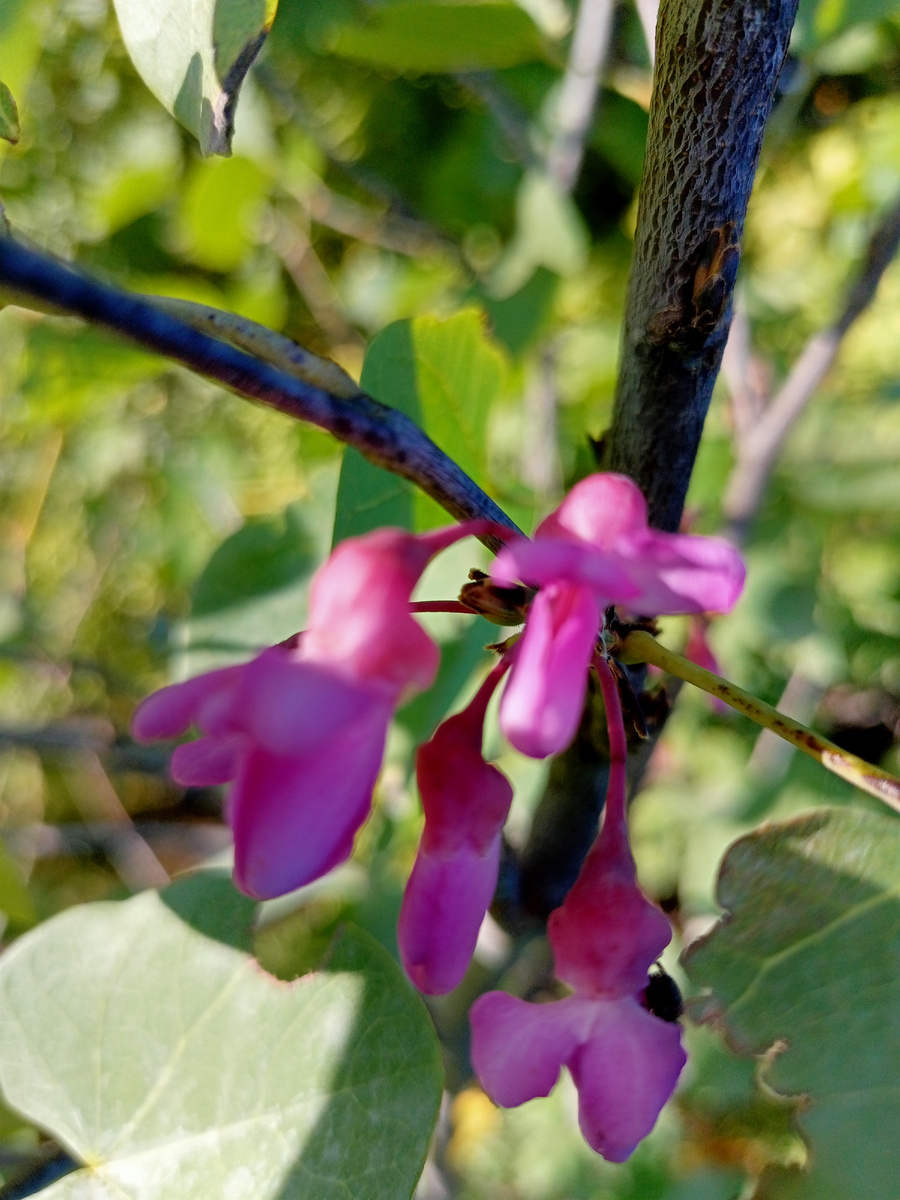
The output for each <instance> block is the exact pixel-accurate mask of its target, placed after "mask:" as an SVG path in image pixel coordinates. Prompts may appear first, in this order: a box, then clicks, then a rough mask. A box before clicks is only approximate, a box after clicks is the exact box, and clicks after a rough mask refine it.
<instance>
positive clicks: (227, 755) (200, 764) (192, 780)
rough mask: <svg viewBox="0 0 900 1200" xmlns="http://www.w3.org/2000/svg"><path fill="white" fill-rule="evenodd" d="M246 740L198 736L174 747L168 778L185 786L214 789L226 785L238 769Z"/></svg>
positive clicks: (237, 735) (234, 735)
mask: <svg viewBox="0 0 900 1200" xmlns="http://www.w3.org/2000/svg"><path fill="white" fill-rule="evenodd" d="M246 748H247V739H246V738H245V737H243V736H242V735H241V734H232V735H231V736H230V737H202V738H198V739H197V740H196V741H195V742H186V743H185V744H184V745H183V746H176V747H175V753H174V754H173V755H172V778H173V779H175V780H177V782H178V783H181V784H183V785H184V786H185V787H215V786H216V784H220V783H230V782H231V780H232V779H234V778H235V776H236V775H237V773H238V770H239V769H240V758H241V754H242V753H243V752H244V750H246Z"/></svg>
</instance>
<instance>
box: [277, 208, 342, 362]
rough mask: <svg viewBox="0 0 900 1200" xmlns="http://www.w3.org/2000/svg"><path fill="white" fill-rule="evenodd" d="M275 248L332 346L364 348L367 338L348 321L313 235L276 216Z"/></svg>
mask: <svg viewBox="0 0 900 1200" xmlns="http://www.w3.org/2000/svg"><path fill="white" fill-rule="evenodd" d="M274 224H275V229H274V236H273V238H272V247H273V249H274V250H275V253H276V254H277V255H278V256H279V258H280V259H281V261H282V262H283V263H284V265H285V267H286V268H287V272H288V274H289V275H290V277H291V279H292V280H293V281H294V286H295V287H296V289H297V291H298V292H299V293H300V295H301V296H302V297H303V299H304V300H305V301H306V306H307V308H308V309H309V311H310V312H311V313H312V316H313V319H314V320H315V322H316V324H317V325H318V326H319V328H320V329H321V330H322V332H323V333H324V334H325V335H326V336H327V337H328V338H329V339H330V341H331V342H332V344H336V345H341V344H343V345H352V346H356V347H358V348H360V349H361V348H362V345H363V339H362V338H361V337H360V334H359V332H358V330H356V329H354V328H353V326H352V325H351V324H350V322H349V321H348V319H347V315H346V313H345V312H344V308H343V305H342V304H341V300H340V297H339V296H338V294H337V290H336V289H335V286H334V284H333V283H332V282H331V279H330V278H329V276H328V272H327V271H326V270H325V268H324V266H323V265H322V261H321V259H320V258H319V256H318V255H317V254H316V252H315V250H314V249H313V246H312V242H311V241H310V238H309V234H308V233H307V232H304V230H302V229H300V228H298V227H297V225H296V224H295V223H293V222H290V221H288V220H286V219H285V218H284V217H280V216H278V217H275V221H274Z"/></svg>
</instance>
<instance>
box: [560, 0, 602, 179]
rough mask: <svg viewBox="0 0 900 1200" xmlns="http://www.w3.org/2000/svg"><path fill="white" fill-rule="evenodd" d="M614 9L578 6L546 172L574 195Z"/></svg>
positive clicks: (593, 0)
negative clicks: (572, 191)
mask: <svg viewBox="0 0 900 1200" xmlns="http://www.w3.org/2000/svg"><path fill="white" fill-rule="evenodd" d="M613 8H614V5H613V0H581V3H580V4H579V5H578V16H577V17H576V19H575V31H574V33H573V34H572V46H571V49H570V50H569V61H568V63H567V65H566V73H565V75H564V76H563V81H562V86H561V88H560V91H559V99H558V101H557V105H556V113H555V116H554V120H553V128H552V131H551V135H550V145H549V147H548V149H547V171H548V173H549V175H550V178H551V179H553V180H555V181H556V183H557V184H559V186H560V188H562V190H563V191H565V192H571V190H572V188H573V187H574V186H575V184H576V182H577V180H578V173H579V171H580V170H581V161H582V159H583V158H584V146H585V142H586V140H587V136H588V133H589V132H590V128H591V121H592V119H593V116H594V110H595V108H596V105H597V92H598V91H599V89H600V76H601V74H602V72H603V66H604V64H605V62H606V58H607V54H608V53H609V42H610V34H611V33H612V23H613Z"/></svg>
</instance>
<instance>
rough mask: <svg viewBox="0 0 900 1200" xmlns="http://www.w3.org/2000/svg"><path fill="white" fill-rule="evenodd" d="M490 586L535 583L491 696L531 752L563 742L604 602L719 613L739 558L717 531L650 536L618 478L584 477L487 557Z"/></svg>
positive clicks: (736, 581)
mask: <svg viewBox="0 0 900 1200" xmlns="http://www.w3.org/2000/svg"><path fill="white" fill-rule="evenodd" d="M491 578H492V579H493V580H494V582H495V583H497V584H500V585H501V586H506V585H509V584H512V583H515V582H516V581H521V582H522V583H527V584H531V585H536V586H538V587H539V588H540V591H539V592H538V594H537V596H536V597H535V599H534V602H533V603H532V606H531V610H530V612H529V615H528V619H527V621H526V625H525V632H524V634H523V635H522V639H521V641H520V643H519V644H518V645H517V646H516V648H515V650H514V652H513V653H514V663H513V668H512V672H511V674H510V678H509V682H508V683H507V685H506V690H505V692H504V695H503V698H502V700H501V703H500V727H501V729H502V730H503V733H504V734H505V736H506V738H507V739H508V741H509V742H510V743H511V744H512V745H513V746H515V748H516V749H517V750H520V751H521V752H522V753H523V754H527V755H529V756H530V757H532V758H546V757H547V755H550V754H556V753H558V752H559V751H561V750H563V749H565V747H566V746H567V745H568V744H569V742H571V740H572V738H573V737H574V736H575V731H576V729H577V728H578V722H579V720H580V718H581V713H582V710H583V708H584V700H585V694H586V689H587V675H588V666H589V664H590V661H591V657H592V655H593V653H594V647H595V645H596V641H597V636H598V633H599V631H600V629H601V627H602V623H603V613H604V611H605V609H606V608H607V607H608V606H609V605H611V604H618V605H623V606H625V607H626V608H627V609H628V611H630V612H632V613H640V614H643V615H647V616H657V615H661V614H670V615H675V614H679V613H700V612H727V611H728V610H729V609H730V608H731V607H732V606H733V605H734V603H735V601H736V600H737V598H738V596H739V595H740V592H741V588H742V587H743V583H744V565H743V562H742V561H741V557H740V555H739V553H738V552H737V550H736V549H735V548H734V546H732V545H731V544H730V543H729V542H726V541H724V540H723V539H721V538H711V537H700V536H697V535H694V534H675V533H660V532H658V531H656V530H654V529H650V528H649V526H648V525H647V505H646V502H645V500H644V497H643V496H642V494H641V492H640V489H639V488H638V487H637V486H636V485H635V484H634V483H632V481H631V480H630V479H628V478H626V477H625V476H624V475H609V474H600V475H591V476H589V477H588V478H587V479H583V480H582V481H581V482H580V483H578V484H576V485H575V487H574V488H573V489H572V490H571V492H569V494H568V496H566V498H565V500H563V502H562V504H561V505H560V506H559V508H557V509H556V511H555V512H553V513H551V514H550V516H549V517H547V518H546V520H544V521H542V522H541V524H540V525H539V526H538V528H537V530H536V532H535V539H534V541H533V542H532V541H529V540H528V539H527V538H517V539H514V540H513V541H511V542H510V543H508V544H507V546H506V547H505V548H504V549H503V550H501V552H500V554H499V555H498V556H497V560H496V562H495V564H494V567H493V570H492V572H491Z"/></svg>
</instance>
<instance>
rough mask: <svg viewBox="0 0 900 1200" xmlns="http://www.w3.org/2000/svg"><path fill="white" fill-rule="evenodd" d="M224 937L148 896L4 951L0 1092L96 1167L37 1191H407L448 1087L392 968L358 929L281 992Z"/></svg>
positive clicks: (156, 1196) (419, 1010)
mask: <svg viewBox="0 0 900 1200" xmlns="http://www.w3.org/2000/svg"><path fill="white" fill-rule="evenodd" d="M174 886H175V888H176V889H177V888H178V886H179V885H174ZM216 886H217V887H218V888H219V891H218V892H217V891H216V890H215V888H214V889H213V890H212V891H211V893H210V896H209V901H208V903H209V908H210V911H211V912H212V913H215V912H216V911H217V906H218V910H221V908H222V905H223V903H224V902H225V901H223V895H224V893H223V892H222V891H221V888H222V887H223V886H225V885H224V884H223V883H222V882H221V881H220V882H219V883H218V884H217V885H216ZM227 886H228V887H230V885H227ZM171 890H172V889H170V891H171ZM232 890H233V889H232ZM166 894H168V893H166ZM226 900H227V897H226ZM205 919H206V918H204V920H205ZM219 937H221V934H220V935H219ZM219 937H215V936H207V935H206V933H203V932H201V931H200V930H198V929H197V928H195V923H194V922H192V921H191V920H185V919H183V917H182V916H180V915H178V913H177V912H173V911H172V909H171V908H170V907H168V906H167V905H166V904H165V902H164V901H163V900H161V899H160V898H159V896H158V895H157V894H156V893H145V894H143V895H141V896H138V897H136V898H134V899H133V900H130V901H128V902H125V903H121V904H110V903H103V904H94V905H89V906H84V907H81V908H76V909H72V910H69V911H68V912H66V913H64V914H62V915H61V916H59V917H56V918H54V919H53V920H51V921H49V922H47V923H45V924H44V925H42V926H41V927H40V928H39V929H38V930H36V931H35V932H34V933H33V934H29V935H26V936H25V937H23V938H21V939H20V940H19V941H18V942H17V943H16V945H15V946H14V947H13V948H12V949H11V950H10V951H9V952H8V953H7V954H6V955H4V958H3V961H2V965H0V1083H2V1086H3V1090H4V1094H5V1096H6V1098H7V1100H8V1101H9V1102H10V1104H11V1105H13V1106H14V1107H16V1108H17V1109H18V1110H19V1111H21V1112H22V1113H23V1114H25V1115H26V1116H28V1117H29V1118H30V1119H32V1120H33V1121H35V1123H37V1124H38V1125H40V1126H42V1127H43V1128H45V1129H46V1130H47V1131H48V1132H49V1133H51V1134H52V1136H54V1138H55V1139H56V1140H57V1141H59V1142H60V1143H61V1144H62V1145H64V1146H65V1147H66V1148H67V1149H68V1150H69V1152H70V1153H71V1154H72V1155H73V1157H74V1158H76V1160H78V1161H80V1162H83V1163H84V1164H85V1166H84V1167H83V1168H82V1169H80V1170H77V1171H75V1172H74V1173H73V1174H71V1175H69V1176H66V1177H65V1178H64V1179H62V1180H60V1181H59V1182H58V1183H56V1184H55V1185H53V1186H52V1187H51V1188H50V1189H48V1190H47V1191H46V1192H44V1193H41V1194H42V1195H45V1196H47V1197H48V1198H50V1197H55V1198H57V1200H59V1198H60V1197H66V1198H68V1200H71V1198H72V1197H84V1198H87V1197H90V1198H91V1200H99V1198H101V1197H117V1198H123V1197H124V1198H128V1200H163V1198H164V1197H165V1198H166V1200H196V1198H197V1197H201V1196H217V1197H219V1196H221V1197H228V1200H244V1198H246V1200H269V1198H271V1200H276V1198H277V1200H290V1198H294V1197H297V1198H298V1200H299V1198H300V1197H304V1196H309V1195H315V1196H316V1197H317V1200H318V1198H321V1200H331V1198H334V1200H338V1198H341V1197H345V1196H346V1195H348V1194H351V1193H353V1194H359V1192H360V1187H363V1188H364V1189H367V1190H366V1195H371V1196H372V1198H373V1200H395V1198H396V1200H401V1198H402V1197H406V1196H408V1195H409V1194H410V1192H411V1190H412V1187H413V1186H414V1183H415V1179H416V1177H417V1175H418V1171H419V1169H420V1168H421V1165H422V1160H423V1158H424V1153H425V1149H426V1146H427V1141H428V1136H429V1134H430V1128H431V1124H432V1122H433V1117H434V1115H435V1112H436V1106H437V1100H438V1098H439V1078H440V1075H439V1065H438V1061H437V1054H436V1048H435V1044H434V1039H433V1033H432V1032H431V1030H430V1026H429V1023H428V1018H427V1015H426V1013H425V1012H424V1008H423V1007H422V1006H421V1003H420V1002H419V1000H418V998H417V997H415V996H414V995H413V994H412V993H411V991H410V989H409V988H408V986H407V985H406V983H405V981H404V980H403V979H402V977H401V975H400V973H399V969H398V968H396V967H395V965H394V964H393V963H392V962H391V961H390V959H389V958H388V956H387V955H386V953H385V952H384V951H382V950H381V949H380V948H379V947H378V946H377V945H376V944H375V943H373V942H371V940H370V939H368V938H367V937H366V936H365V935H362V934H360V933H359V932H358V931H357V932H354V931H350V930H348V931H346V932H345V933H344V934H343V935H342V936H341V938H340V939H339V941H338V943H337V945H336V948H335V951H334V954H333V957H332V961H331V963H330V965H329V969H328V970H327V971H321V972H318V973H315V974H313V975H309V976H305V977H304V978H301V979H298V980H295V981H293V982H290V983H285V982H282V981H280V980H277V979H275V978H274V977H272V976H271V975H268V974H267V973H266V972H264V971H263V970H261V969H260V967H259V966H258V964H257V963H256V961H255V959H253V958H252V957H251V956H250V955H248V954H247V953H246V952H244V951H243V950H241V949H237V948H235V946H234V945H230V944H225V943H224V942H223V941H222V940H219ZM66 980H67V981H68V983H66V982H65V981H66ZM73 980H74V981H75V983H74V984H73V982H72V981H73Z"/></svg>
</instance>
